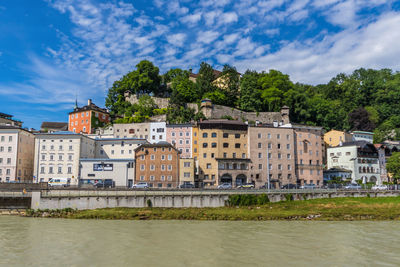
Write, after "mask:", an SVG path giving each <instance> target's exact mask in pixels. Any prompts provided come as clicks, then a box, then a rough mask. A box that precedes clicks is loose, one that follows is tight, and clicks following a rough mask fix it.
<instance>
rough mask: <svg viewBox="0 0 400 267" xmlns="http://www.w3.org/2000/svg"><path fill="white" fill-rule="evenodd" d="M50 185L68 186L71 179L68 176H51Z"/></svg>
mask: <svg viewBox="0 0 400 267" xmlns="http://www.w3.org/2000/svg"><path fill="white" fill-rule="evenodd" d="M47 184H48V185H49V186H50V187H67V186H69V180H68V179H67V178H51V179H50V180H49V181H48V183H47Z"/></svg>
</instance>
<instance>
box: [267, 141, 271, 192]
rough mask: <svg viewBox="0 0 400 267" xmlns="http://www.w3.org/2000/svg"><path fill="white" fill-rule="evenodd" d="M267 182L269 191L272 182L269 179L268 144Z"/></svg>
mask: <svg viewBox="0 0 400 267" xmlns="http://www.w3.org/2000/svg"><path fill="white" fill-rule="evenodd" d="M267 181H268V191H269V189H270V188H271V181H270V178H269V144H267Z"/></svg>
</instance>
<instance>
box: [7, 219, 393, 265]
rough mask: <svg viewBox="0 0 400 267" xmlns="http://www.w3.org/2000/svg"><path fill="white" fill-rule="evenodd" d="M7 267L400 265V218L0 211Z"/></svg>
mask: <svg viewBox="0 0 400 267" xmlns="http://www.w3.org/2000/svg"><path fill="white" fill-rule="evenodd" d="M0 265H1V266H112V267H116V266H202V267H203V266H324V267H326V266H400V222H308V221H306V222H305V221H301V222H291V221H273V222H225V221H205V222H203V221H111V220H65V219H42V218H23V217H12V216H0Z"/></svg>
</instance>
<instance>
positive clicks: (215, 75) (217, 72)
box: [189, 69, 222, 79]
mask: <svg viewBox="0 0 400 267" xmlns="http://www.w3.org/2000/svg"><path fill="white" fill-rule="evenodd" d="M213 74H214V79H217V78H218V77H219V76H221V74H222V71H219V70H214V69H213ZM189 77H193V78H197V77H199V74H198V73H192V72H190V73H189Z"/></svg>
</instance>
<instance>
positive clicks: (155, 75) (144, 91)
mask: <svg viewBox="0 0 400 267" xmlns="http://www.w3.org/2000/svg"><path fill="white" fill-rule="evenodd" d="M193 77H195V80H194V79H193ZM125 91H130V92H131V93H132V94H137V95H139V96H140V95H153V96H161V97H167V96H168V97H170V108H168V109H167V110H165V111H159V110H158V111H157V110H156V111H153V110H154V109H156V107H154V109H152V108H151V107H152V103H149V101H150V100H149V99H146V101H145V99H143V101H142V102H143V103H146V106H145V107H142V106H141V105H140V103H139V104H137V105H131V104H130V103H129V102H126V101H125V98H124V92H125ZM204 98H209V99H211V100H212V102H213V103H215V104H221V105H226V106H230V107H236V108H240V109H242V110H245V111H258V112H262V111H279V110H280V108H281V107H282V106H283V105H287V106H289V107H290V119H291V121H292V122H296V123H303V124H309V125H319V126H322V127H324V128H325V129H326V130H330V129H337V130H364V131H375V133H376V134H375V138H376V141H377V142H380V141H382V140H383V139H386V138H389V139H399V138H400V73H399V72H394V71H392V70H390V69H382V70H374V69H363V68H361V69H357V70H355V71H354V72H353V73H351V74H344V73H340V74H338V75H336V76H335V77H333V78H332V79H331V80H330V81H329V82H328V83H327V84H319V85H316V86H314V85H309V84H302V83H293V82H292V81H291V80H290V77H289V76H288V75H286V74H283V73H282V72H280V71H277V70H269V71H268V72H257V71H252V70H247V71H246V72H245V73H244V74H240V73H238V72H237V71H236V69H235V67H232V66H228V65H226V66H224V68H223V70H222V73H221V74H220V75H219V76H216V74H215V72H214V71H213V69H212V67H211V66H210V65H209V64H207V63H204V62H203V63H201V65H200V69H199V73H198V74H197V75H192V74H191V73H190V71H187V70H181V69H171V70H169V71H168V72H166V73H165V74H163V75H160V73H159V69H158V67H156V66H154V65H153V63H151V62H149V61H146V60H144V61H141V62H140V63H139V64H137V65H136V69H135V70H133V71H131V72H129V73H127V74H125V75H124V76H123V77H122V78H121V79H120V80H118V81H115V82H114V83H113V86H112V87H111V88H110V89H109V91H108V95H107V98H106V106H107V107H108V108H109V109H110V110H111V113H112V115H115V116H122V117H125V120H126V121H136V122H139V121H143V120H145V118H147V117H149V116H152V115H153V114H154V113H160V112H161V113H163V112H165V113H167V118H168V120H169V121H170V122H175V123H177V122H178V123H179V122H187V121H190V120H192V119H198V118H201V117H202V114H195V112H194V110H190V109H187V108H186V106H185V104H186V103H189V102H191V103H196V102H197V103H199V102H200V100H201V99H204ZM149 107H150V108H149Z"/></svg>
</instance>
